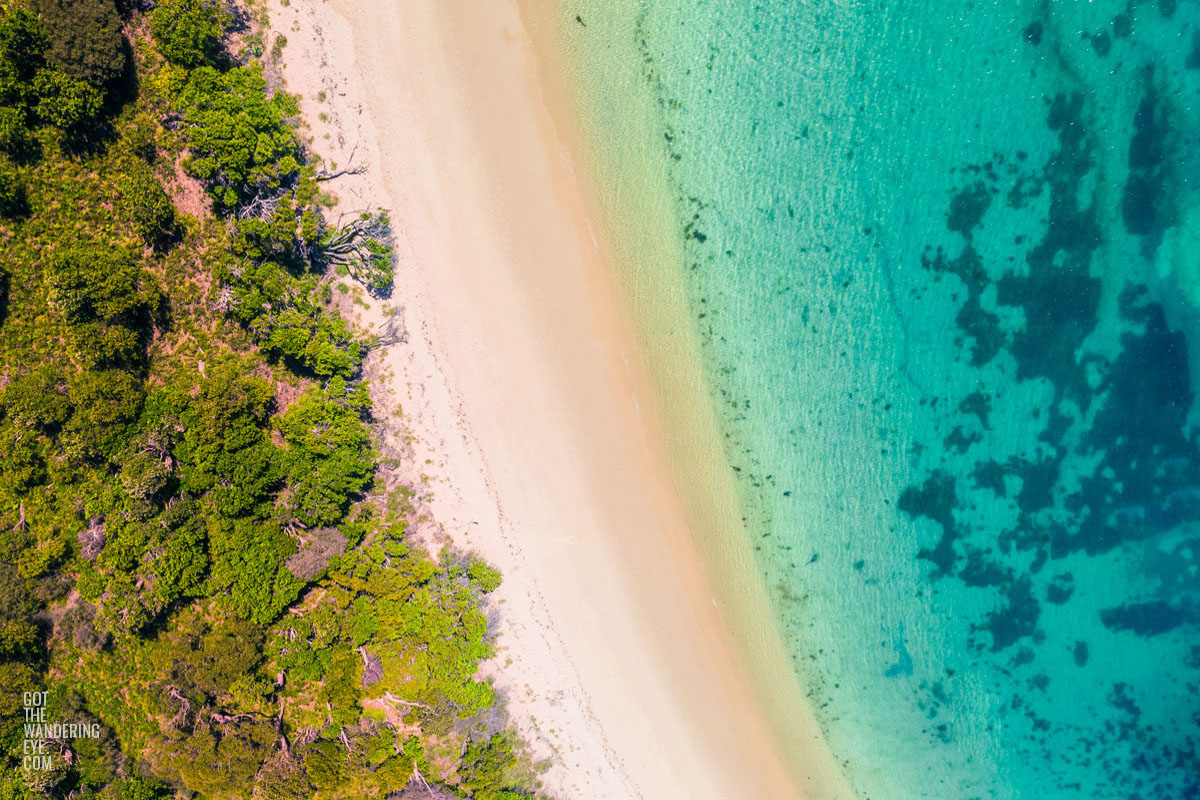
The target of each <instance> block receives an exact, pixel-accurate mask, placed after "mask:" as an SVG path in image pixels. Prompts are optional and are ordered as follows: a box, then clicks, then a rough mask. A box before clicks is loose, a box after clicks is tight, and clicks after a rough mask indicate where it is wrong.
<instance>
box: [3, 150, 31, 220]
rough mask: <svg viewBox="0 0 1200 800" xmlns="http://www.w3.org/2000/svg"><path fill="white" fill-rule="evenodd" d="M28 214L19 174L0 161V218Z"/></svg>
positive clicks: (11, 217) (27, 201)
mask: <svg viewBox="0 0 1200 800" xmlns="http://www.w3.org/2000/svg"><path fill="white" fill-rule="evenodd" d="M0 149H2V147H0ZM28 213H29V199H28V198H27V197H26V193H25V181H24V180H22V178H21V173H19V172H18V171H17V170H16V168H15V167H13V166H12V165H11V164H8V163H5V162H3V161H0V217H4V218H6V219H13V218H15V217H22V216H25V215H26V214H28Z"/></svg>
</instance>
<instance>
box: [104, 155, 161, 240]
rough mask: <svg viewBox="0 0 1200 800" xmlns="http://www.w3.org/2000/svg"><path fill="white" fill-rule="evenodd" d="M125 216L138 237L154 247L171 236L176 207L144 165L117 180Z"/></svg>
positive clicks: (136, 166)
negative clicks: (155, 243) (167, 236)
mask: <svg viewBox="0 0 1200 800" xmlns="http://www.w3.org/2000/svg"><path fill="white" fill-rule="evenodd" d="M117 189H118V191H119V192H120V211H121V215H122V216H123V217H124V218H125V219H127V220H129V223H130V224H131V225H132V226H133V229H134V231H135V232H136V233H137V235H138V236H140V237H142V238H143V239H145V240H146V241H147V242H150V243H154V242H156V241H158V240H160V239H162V238H163V237H164V236H165V235H166V234H167V233H169V232H170V230H171V228H172V226H173V225H174V222H175V206H174V205H173V204H172V203H171V198H170V197H168V196H167V192H166V190H165V189H163V187H162V184H161V183H159V182H158V178H156V177H154V173H153V172H151V171H150V169H149V168H147V167H146V166H144V165H140V164H139V165H135V166H134V167H133V168H132V169H130V170H129V171H128V172H125V173H123V174H122V175H121V176H120V177H119V178H118V179H117Z"/></svg>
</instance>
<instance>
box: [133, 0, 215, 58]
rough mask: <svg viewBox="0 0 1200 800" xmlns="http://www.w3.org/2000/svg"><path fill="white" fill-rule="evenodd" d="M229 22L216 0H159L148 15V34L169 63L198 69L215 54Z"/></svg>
mask: <svg viewBox="0 0 1200 800" xmlns="http://www.w3.org/2000/svg"><path fill="white" fill-rule="evenodd" d="M231 21H232V20H231V19H230V16H229V12H228V11H226V10H225V8H224V6H222V5H221V4H220V3H218V2H216V0H162V2H160V3H159V4H158V7H157V8H155V9H154V11H152V12H151V13H150V32H151V33H152V34H153V35H154V38H155V40H157V41H158V46H159V48H160V49H161V50H162V54H163V55H164V56H166V57H167V60H168V61H170V62H171V63H172V64H178V65H180V66H182V67H198V66H200V65H201V64H204V63H206V62H210V61H212V60H213V58H214V57H215V56H216V55H217V53H218V52H219V50H220V46H221V37H223V36H224V35H225V31H226V29H227V28H228V27H229V24H230V22H231Z"/></svg>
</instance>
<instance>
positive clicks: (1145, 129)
mask: <svg viewBox="0 0 1200 800" xmlns="http://www.w3.org/2000/svg"><path fill="white" fill-rule="evenodd" d="M1133 127H1134V133H1133V137H1132V138H1131V139H1130V141H1129V157H1128V163H1129V178H1128V180H1127V181H1126V182H1125V189H1124V192H1123V194H1122V197H1121V216H1122V219H1123V220H1124V223H1125V228H1126V230H1128V231H1129V232H1130V233H1132V234H1134V235H1136V236H1141V237H1142V238H1143V248H1144V251H1145V254H1146V255H1147V256H1149V255H1151V254H1153V252H1154V251H1155V250H1157V249H1158V245H1159V244H1160V243H1161V242H1162V237H1163V233H1164V232H1165V231H1166V229H1167V228H1169V227H1171V226H1172V225H1174V224H1175V216H1176V215H1175V209H1174V204H1173V198H1172V196H1171V195H1170V193H1168V191H1167V179H1168V177H1169V167H1170V160H1169V159H1168V152H1169V143H1168V136H1169V134H1170V131H1171V122H1170V120H1169V119H1168V106H1167V104H1166V103H1165V102H1164V101H1163V99H1162V98H1161V97H1160V96H1159V93H1158V90H1157V89H1156V88H1155V85H1154V73H1153V72H1152V71H1151V70H1150V69H1147V70H1146V73H1145V77H1144V79H1143V89H1142V99H1141V101H1140V102H1139V103H1138V107H1137V111H1135V112H1134V117H1133Z"/></svg>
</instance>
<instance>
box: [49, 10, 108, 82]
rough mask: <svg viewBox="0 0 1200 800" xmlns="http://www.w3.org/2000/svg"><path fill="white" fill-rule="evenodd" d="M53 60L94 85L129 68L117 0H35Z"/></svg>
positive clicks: (67, 70) (57, 64)
mask: <svg viewBox="0 0 1200 800" xmlns="http://www.w3.org/2000/svg"><path fill="white" fill-rule="evenodd" d="M33 7H34V10H35V11H37V13H38V15H39V16H40V17H41V20H42V25H43V27H44V29H45V32H46V40H47V50H46V57H47V58H48V59H49V61H50V63H51V64H53V65H55V66H56V67H58V68H59V69H61V70H62V71H63V72H66V73H67V74H69V75H73V76H74V77H76V78H81V79H83V80H85V81H87V82H88V83H90V84H92V85H93V86H104V85H105V84H107V83H109V82H110V81H112V80H113V79H114V78H116V77H117V76H119V75H120V74H121V73H122V72H124V70H125V64H126V61H125V42H124V41H123V39H122V37H121V18H120V16H119V15H118V14H117V7H116V5H115V4H114V3H113V0H34V3H33Z"/></svg>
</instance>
